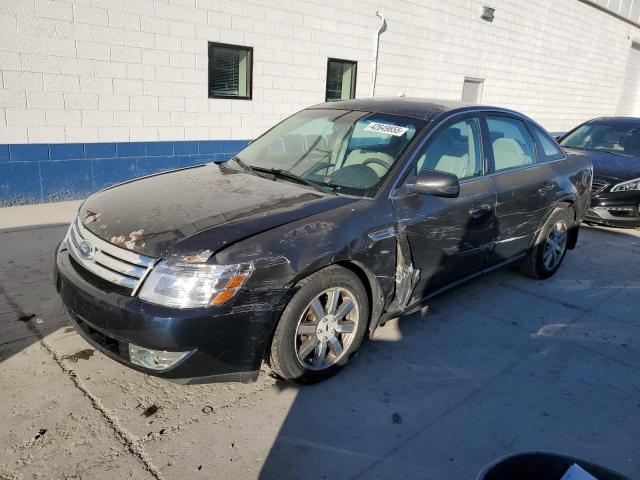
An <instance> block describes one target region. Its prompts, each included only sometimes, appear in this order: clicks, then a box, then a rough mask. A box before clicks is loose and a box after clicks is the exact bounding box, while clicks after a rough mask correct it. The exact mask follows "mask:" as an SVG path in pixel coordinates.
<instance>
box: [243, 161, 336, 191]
mask: <svg viewBox="0 0 640 480" xmlns="http://www.w3.org/2000/svg"><path fill="white" fill-rule="evenodd" d="M249 168H250V169H251V170H254V171H257V172H264V173H269V174H271V175H273V176H274V177H277V178H284V179H285V180H289V181H292V182H296V183H300V184H302V185H307V186H308V187H312V188H315V189H316V190H318V191H319V192H322V193H327V192H331V193H333V191H332V190H331V189H329V187H324V188H323V187H321V186H320V185H318V184H316V183H314V182H312V181H310V180H307V179H306V178H302V177H299V176H298V175H296V174H295V173H291V172H290V171H288V170H282V169H281V168H264V167H249Z"/></svg>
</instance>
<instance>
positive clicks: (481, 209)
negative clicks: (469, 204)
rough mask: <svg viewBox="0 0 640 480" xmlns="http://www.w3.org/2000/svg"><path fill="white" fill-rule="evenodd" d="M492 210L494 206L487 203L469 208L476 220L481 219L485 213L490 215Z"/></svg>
mask: <svg viewBox="0 0 640 480" xmlns="http://www.w3.org/2000/svg"><path fill="white" fill-rule="evenodd" d="M492 210H493V207H492V206H491V205H490V204H488V203H485V204H484V205H479V206H477V207H474V208H472V209H471V210H469V215H470V216H471V218H473V219H474V220H480V219H481V218H482V217H484V216H485V215H488V214H489V213H491V211H492Z"/></svg>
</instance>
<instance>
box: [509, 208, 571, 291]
mask: <svg viewBox="0 0 640 480" xmlns="http://www.w3.org/2000/svg"><path fill="white" fill-rule="evenodd" d="M571 224H572V221H571V217H570V215H569V212H568V211H567V210H566V209H561V208H557V209H556V210H554V212H553V213H552V214H551V216H549V218H548V219H547V221H546V223H545V224H544V227H542V230H541V231H540V235H539V236H538V240H537V241H536V244H535V245H534V246H533V247H532V248H531V249H530V250H529V252H528V253H527V256H526V258H525V259H524V260H523V261H522V263H521V264H520V271H521V272H522V273H524V274H525V275H527V276H529V277H532V278H538V279H544V278H549V277H550V276H552V275H553V274H554V273H556V271H558V268H560V265H561V264H562V261H563V260H564V256H565V254H566V253H567V240H568V237H569V235H568V232H569V229H570V228H571Z"/></svg>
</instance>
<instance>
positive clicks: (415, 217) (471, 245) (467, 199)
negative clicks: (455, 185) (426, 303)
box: [393, 178, 497, 303]
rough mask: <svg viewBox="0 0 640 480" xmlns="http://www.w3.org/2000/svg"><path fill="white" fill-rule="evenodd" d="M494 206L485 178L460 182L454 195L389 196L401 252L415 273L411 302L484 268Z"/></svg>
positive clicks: (492, 234)
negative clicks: (446, 196) (394, 215)
mask: <svg viewBox="0 0 640 480" xmlns="http://www.w3.org/2000/svg"><path fill="white" fill-rule="evenodd" d="M495 204H496V191H495V187H494V184H493V181H492V180H491V178H476V179H472V180H469V181H467V182H463V183H461V184H460V195H459V197H458V198H453V199H450V198H437V197H433V196H429V195H419V194H409V195H404V196H401V197H399V198H396V199H394V200H393V205H394V208H395V210H396V214H397V216H398V231H400V232H402V233H403V235H402V236H404V238H406V247H405V249H404V250H406V251H408V252H410V253H411V257H410V258H412V260H413V268H414V269H417V270H419V271H420V278H419V280H418V281H417V284H416V286H415V288H414V290H413V292H412V295H411V300H412V301H411V303H413V302H414V301H417V300H419V299H421V298H422V297H424V296H426V295H428V294H429V293H431V292H433V291H435V290H437V289H439V288H440V287H442V286H444V285H446V284H448V283H452V282H455V281H456V280H459V279H460V278H463V277H466V276H467V275H469V274H470V273H472V272H474V271H476V270H479V269H481V268H483V267H484V265H485V263H486V260H487V257H488V254H489V252H490V251H491V249H492V247H493V244H494V241H495V238H496V226H497V225H496V221H495V216H494V214H493V212H494V208H495ZM400 238H401V236H400V235H399V243H401V244H402V242H401V240H400Z"/></svg>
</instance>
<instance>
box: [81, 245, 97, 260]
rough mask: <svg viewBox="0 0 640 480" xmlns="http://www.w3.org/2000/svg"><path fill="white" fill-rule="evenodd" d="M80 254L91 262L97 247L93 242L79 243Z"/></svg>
mask: <svg viewBox="0 0 640 480" xmlns="http://www.w3.org/2000/svg"><path fill="white" fill-rule="evenodd" d="M78 253H79V254H80V256H81V257H82V258H84V259H85V260H89V259H90V258H92V257H93V255H94V254H95V253H96V247H94V246H93V245H91V242H89V241H87V240H82V241H81V242H80V243H78Z"/></svg>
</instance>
